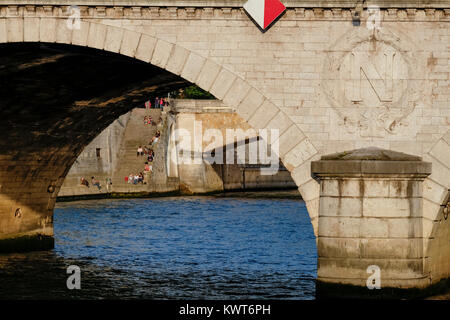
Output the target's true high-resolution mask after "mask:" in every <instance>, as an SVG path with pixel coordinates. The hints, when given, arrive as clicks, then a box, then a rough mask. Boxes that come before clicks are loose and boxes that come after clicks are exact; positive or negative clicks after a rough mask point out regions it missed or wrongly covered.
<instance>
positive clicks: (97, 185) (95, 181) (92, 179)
mask: <svg viewBox="0 0 450 320" xmlns="http://www.w3.org/2000/svg"><path fill="white" fill-rule="evenodd" d="M91 183H92V185H93V186H96V187H97V188H98V190H100V189H101V188H102V187H101V186H100V181H98V180H96V179H95V178H94V177H91Z"/></svg>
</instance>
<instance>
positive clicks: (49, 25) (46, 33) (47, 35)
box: [39, 18, 57, 42]
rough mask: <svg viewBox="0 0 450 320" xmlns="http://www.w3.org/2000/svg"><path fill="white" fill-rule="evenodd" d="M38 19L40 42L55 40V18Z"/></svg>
mask: <svg viewBox="0 0 450 320" xmlns="http://www.w3.org/2000/svg"><path fill="white" fill-rule="evenodd" d="M40 20H41V21H40V28H39V38H40V40H41V42H55V41H56V24H57V20H55V19H52V18H41V19H40Z"/></svg>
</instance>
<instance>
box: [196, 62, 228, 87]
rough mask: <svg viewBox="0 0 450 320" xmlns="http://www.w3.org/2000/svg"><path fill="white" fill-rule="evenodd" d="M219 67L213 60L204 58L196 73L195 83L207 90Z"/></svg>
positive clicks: (219, 69)
mask: <svg viewBox="0 0 450 320" xmlns="http://www.w3.org/2000/svg"><path fill="white" fill-rule="evenodd" d="M221 69H222V68H221V67H220V66H219V65H218V64H217V63H215V62H214V61H211V60H206V62H205V64H204V65H203V68H202V70H201V71H200V74H199V75H198V78H197V82H196V83H197V85H198V86H199V87H200V88H202V89H203V90H205V91H209V89H210V88H211V86H212V85H213V83H214V81H215V80H216V78H217V75H218V74H219V72H220V71H221Z"/></svg>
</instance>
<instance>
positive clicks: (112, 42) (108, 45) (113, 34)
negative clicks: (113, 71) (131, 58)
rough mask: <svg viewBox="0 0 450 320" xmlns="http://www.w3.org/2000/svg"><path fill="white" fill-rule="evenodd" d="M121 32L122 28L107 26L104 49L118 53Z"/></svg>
mask: <svg viewBox="0 0 450 320" xmlns="http://www.w3.org/2000/svg"><path fill="white" fill-rule="evenodd" d="M123 32H124V31H123V29H122V28H117V27H111V26H108V28H107V30H106V39H105V48H104V50H105V51H110V52H114V53H118V52H119V50H120V47H121V44H122V37H123Z"/></svg>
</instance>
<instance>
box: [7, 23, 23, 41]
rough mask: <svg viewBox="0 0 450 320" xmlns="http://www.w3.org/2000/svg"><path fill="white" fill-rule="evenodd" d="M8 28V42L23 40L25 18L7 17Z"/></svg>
mask: <svg viewBox="0 0 450 320" xmlns="http://www.w3.org/2000/svg"><path fill="white" fill-rule="evenodd" d="M6 30H7V34H8V37H7V38H8V42H22V41H23V19H22V18H9V19H6Z"/></svg>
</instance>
